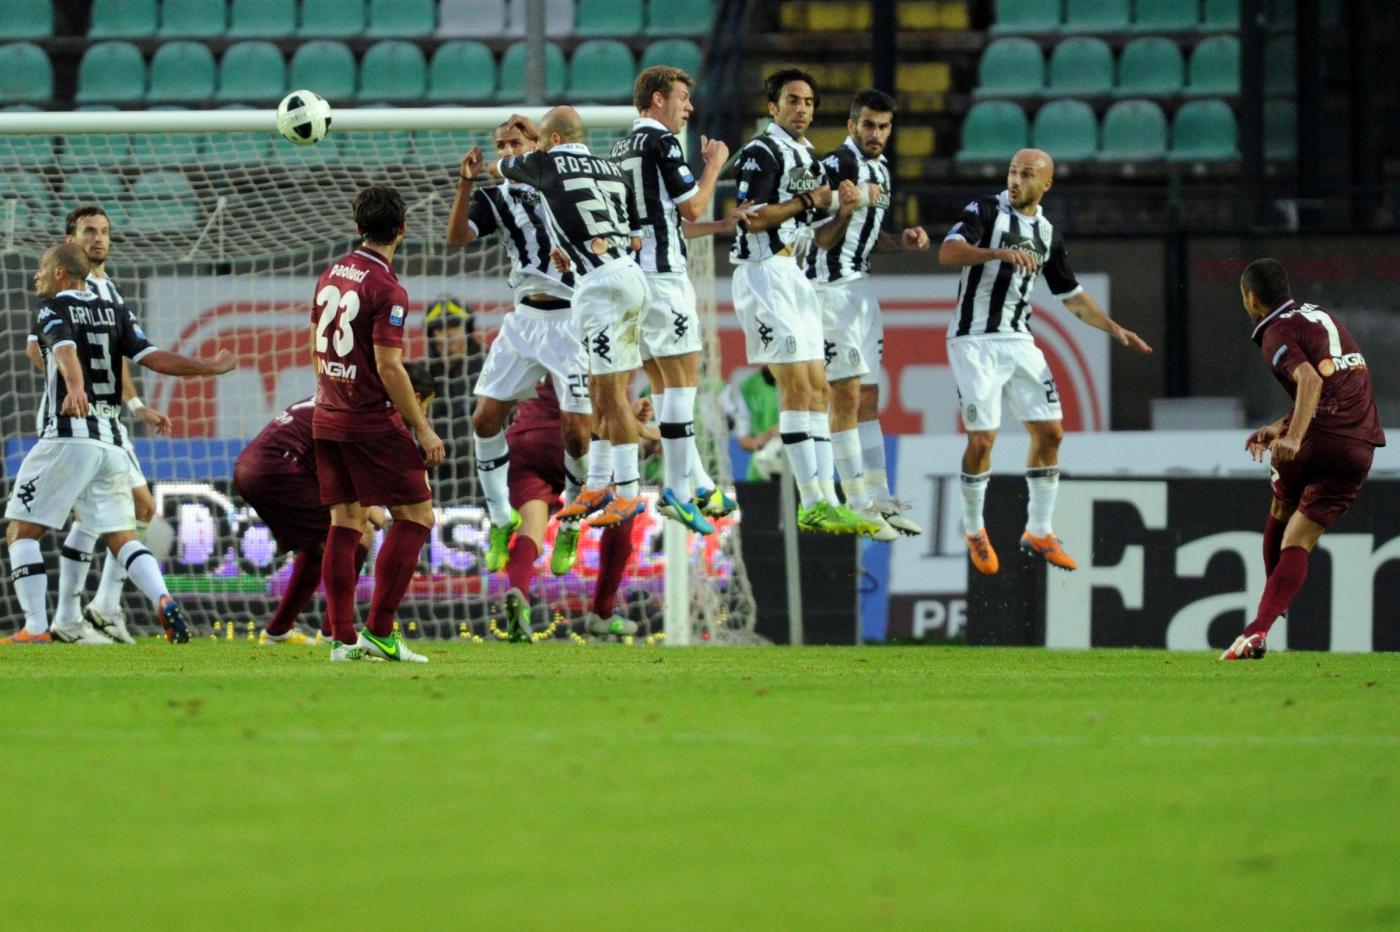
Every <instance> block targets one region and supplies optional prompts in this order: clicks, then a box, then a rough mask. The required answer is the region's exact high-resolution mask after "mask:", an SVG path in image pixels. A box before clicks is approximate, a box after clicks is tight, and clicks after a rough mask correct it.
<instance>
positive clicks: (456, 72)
mask: <svg viewBox="0 0 1400 932" xmlns="http://www.w3.org/2000/svg"><path fill="white" fill-rule="evenodd" d="M298 86H300V85H298ZM495 93H496V59H495V58H493V57H492V55H491V50H490V49H489V48H487V47H486V46H485V45H484V44H482V43H480V42H473V41H470V40H465V39H463V40H457V41H452V42H444V43H443V44H442V45H440V46H438V50H437V51H436V52H434V53H433V60H432V62H431V63H430V64H429V65H428V99H429V100H435V101H456V100H474V101H487V100H490V99H491V97H492V95H494V94H495Z"/></svg>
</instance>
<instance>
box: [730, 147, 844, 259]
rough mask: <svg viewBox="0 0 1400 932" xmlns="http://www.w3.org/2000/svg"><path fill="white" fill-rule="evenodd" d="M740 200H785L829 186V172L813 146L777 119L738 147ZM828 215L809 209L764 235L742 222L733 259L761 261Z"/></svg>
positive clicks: (760, 203)
mask: <svg viewBox="0 0 1400 932" xmlns="http://www.w3.org/2000/svg"><path fill="white" fill-rule="evenodd" d="M735 172H736V175H735V177H736V179H737V180H738V182H739V192H738V196H739V203H741V204H742V203H743V202H745V201H750V202H752V206H753V207H755V208H759V207H765V206H767V205H769V204H782V203H784V202H786V201H790V200H792V199H793V198H795V197H797V196H798V195H799V194H805V193H807V192H809V191H815V190H816V189H817V188H820V187H821V186H822V185H824V184H826V171H825V170H824V169H823V168H822V165H821V163H820V162H818V161H817V158H816V156H815V155H813V153H812V144H811V143H810V142H808V141H807V140H805V139H803V140H801V141H800V142H799V141H798V140H796V139H794V138H793V137H792V136H791V135H790V134H789V133H788V131H787V130H785V129H783V128H782V127H781V126H779V125H778V124H777V123H770V124H769V125H768V129H766V130H764V131H763V132H762V133H760V134H759V135H758V136H755V137H754V138H753V139H752V140H750V141H749V142H748V144H747V145H745V146H744V148H742V149H740V150H739V157H738V159H737V160H736V168H735ZM824 216H826V214H825V213H824V212H823V211H821V210H814V211H813V210H807V211H803V212H802V213H800V214H798V215H797V216H795V217H791V218H789V219H787V220H784V221H783V222H782V225H780V226H777V227H774V228H772V229H769V230H764V231H762V232H760V233H749V232H747V229H746V228H743V222H742V221H741V222H740V227H741V228H742V229H741V232H739V233H738V234H737V235H736V236H735V237H734V248H733V249H731V250H730V251H729V258H730V260H731V261H733V262H761V261H762V260H764V259H767V258H769V257H770V256H774V255H777V254H778V253H780V252H782V251H783V249H784V248H786V247H788V246H791V245H793V244H794V243H795V242H796V241H797V238H798V235H799V234H800V233H801V232H802V230H803V228H804V227H810V226H811V225H812V223H814V222H815V221H816V220H817V219H819V218H821V217H824Z"/></svg>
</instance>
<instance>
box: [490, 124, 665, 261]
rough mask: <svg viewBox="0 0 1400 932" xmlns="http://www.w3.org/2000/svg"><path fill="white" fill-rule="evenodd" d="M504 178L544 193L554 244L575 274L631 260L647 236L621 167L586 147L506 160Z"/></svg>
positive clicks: (578, 145)
mask: <svg viewBox="0 0 1400 932" xmlns="http://www.w3.org/2000/svg"><path fill="white" fill-rule="evenodd" d="M499 164H500V170H501V174H502V175H503V176H505V177H506V178H508V179H510V180H511V181H518V182H520V183H522V184H528V185H530V186H531V187H533V188H534V189H535V190H536V191H538V192H539V193H540V197H541V200H542V203H543V205H544V208H545V213H546V215H547V216H548V217H549V225H550V229H551V230H552V231H553V234H554V241H555V243H556V244H558V246H559V247H560V248H561V249H563V250H564V252H565V253H566V254H567V255H568V257H569V261H570V263H572V265H573V268H574V272H575V275H576V276H578V277H582V276H585V275H587V274H588V273H589V272H591V271H593V270H594V269H596V268H598V267H600V266H603V265H606V264H607V263H609V262H612V261H613V260H614V259H621V258H623V257H624V256H631V254H632V253H631V250H632V243H631V240H632V237H634V236H635V237H640V236H641V235H642V229H641V226H642V225H641V219H640V218H639V217H638V215H637V199H636V196H635V194H634V193H633V191H632V185H631V183H630V181H629V180H628V178H627V175H626V174H625V173H624V172H623V171H622V167H621V166H620V165H618V164H617V163H616V162H613V161H610V160H609V159H604V158H599V157H598V156H596V155H593V154H592V153H590V152H589V151H588V147H587V146H585V145H584V144H582V143H565V144H563V145H559V146H555V147H554V148H553V149H550V150H549V151H548V152H527V153H526V154H524V155H521V156H515V157H512V158H505V159H501V161H500V163H499Z"/></svg>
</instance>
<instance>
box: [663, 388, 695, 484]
mask: <svg viewBox="0 0 1400 932" xmlns="http://www.w3.org/2000/svg"><path fill="white" fill-rule="evenodd" d="M657 421H658V429H659V430H660V431H661V457H662V464H663V466H664V468H665V474H666V488H668V489H670V490H671V491H672V492H674V493H676V498H678V499H680V500H681V501H682V502H688V501H690V496H691V491H692V490H691V488H690V471H691V465H690V458H691V450H692V449H693V448H694V446H695V389H694V388H693V387H692V388H668V389H666V391H664V392H662V393H661V394H660V395H659V396H657Z"/></svg>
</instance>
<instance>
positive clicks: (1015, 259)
mask: <svg viewBox="0 0 1400 932" xmlns="http://www.w3.org/2000/svg"><path fill="white" fill-rule="evenodd" d="M983 213H984V205H983V202H981V201H973V202H972V203H971V204H968V205H967V207H965V208H963V214H962V217H961V218H960V219H959V220H958V222H957V223H955V224H953V228H952V229H951V230H949V231H948V235H947V236H945V237H944V238H943V244H942V245H941V246H939V247H938V264H939V265H942V266H944V267H946V268H955V269H961V268H966V267H967V266H969V265H983V264H985V263H987V262H1009V263H1011V265H1012V266H1015V267H1020V268H1023V269H1025V270H1026V271H1027V272H1030V273H1031V274H1032V275H1034V274H1035V273H1036V272H1037V271H1038V270H1039V267H1040V262H1039V260H1038V259H1037V258H1036V257H1035V256H1033V255H1031V254H1030V253H1028V252H1025V251H1023V250H1020V249H990V248H988V247H985V246H978V245H977V243H979V242H981V241H982V235H983V232H984V230H985V228H986V227H987V226H988V225H990V224H991V223H992V222H993V220H994V217H992V216H985V217H984V216H983Z"/></svg>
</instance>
